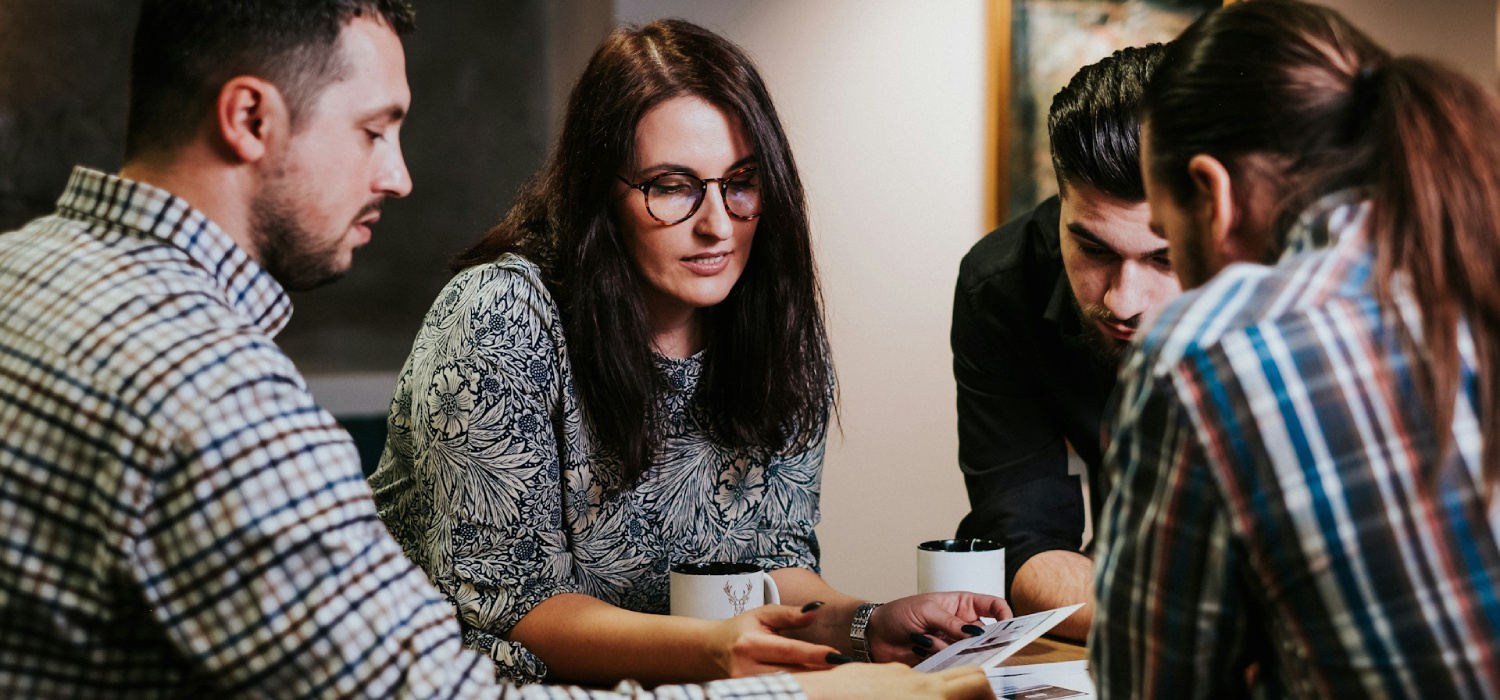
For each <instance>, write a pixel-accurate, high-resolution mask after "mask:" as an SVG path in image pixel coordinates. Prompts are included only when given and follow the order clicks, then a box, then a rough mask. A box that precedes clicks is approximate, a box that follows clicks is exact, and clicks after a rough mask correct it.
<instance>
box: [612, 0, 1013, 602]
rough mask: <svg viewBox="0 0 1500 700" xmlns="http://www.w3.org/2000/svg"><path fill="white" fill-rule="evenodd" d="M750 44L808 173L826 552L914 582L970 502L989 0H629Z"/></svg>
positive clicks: (839, 578) (838, 578) (862, 579)
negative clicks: (962, 328) (963, 424)
mask: <svg viewBox="0 0 1500 700" xmlns="http://www.w3.org/2000/svg"><path fill="white" fill-rule="evenodd" d="M615 8H616V12H615V14H616V18H617V19H619V20H620V21H622V22H645V21H649V20H651V19H655V18H657V17H666V16H675V17H682V18H685V19H688V20H690V21H694V22H697V23H699V24H702V25H704V26H707V27H709V28H710V29H713V30H715V31H718V32H720V33H721V34H724V35H725V36H727V37H729V38H730V39H731V40H733V41H735V42H736V43H738V44H740V45H741V46H743V47H744V48H745V49H746V50H748V51H749V52H750V53H751V54H752V55H753V56H754V57H755V60H756V61H757V63H758V65H759V67H760V69H761V72H762V75H763V76H764V78H765V79H766V81H767V83H768V84H769V86H770V90H771V94H772V96H773V97H774V98H775V100H776V105H777V109H778V110H779V111H780V113H781V116H782V120H783V121H784V123H785V125H786V128H787V131H788V132H789V133H790V137H791V140H792V147H793V149H794V152H795V154H796V157H797V161H798V164H799V165H800V167H801V169H802V175H803V178H804V180H805V181H806V185H807V190H808V197H809V200H810V203H811V208H812V219H813V234H814V237H815V243H816V246H817V249H816V250H817V259H818V264H819V266H820V268H821V270H822V273H823V285H824V292H825V296H826V299H827V302H828V316H829V322H830V323H829V326H830V328H829V332H830V334H831V336H832V342H833V351H834V357H835V362H836V363H837V369H838V373H839V381H840V386H841V389H842V400H843V404H842V405H843V427H844V436H843V438H842V439H840V438H839V437H838V436H837V433H835V434H834V437H833V439H832V440H831V442H830V445H829V450H828V458H827V462H826V466H825V470H824V480H823V524H822V525H821V526H820V527H819V529H818V532H819V535H820V537H821V539H822V543H823V568H824V574H825V576H826V577H827V579H828V580H829V581H830V582H831V583H832V584H833V585H834V586H835V587H836V588H839V589H840V590H843V591H845V592H848V593H852V594H855V595H861V596H867V597H870V598H874V599H879V600H884V599H888V598H894V597H898V596H901V595H906V594H909V593H912V592H914V590H915V587H916V573H915V571H916V570H915V556H916V555H915V546H916V543H917V542H920V541H922V540H926V539H934V538H941V537H951V536H952V535H953V531H954V528H955V527H956V526H957V524H958V520H959V518H961V517H962V516H963V515H964V513H966V512H967V510H968V505H967V500H966V499H965V497H964V491H963V480H962V477H961V476H960V474H959V471H958V466H957V452H958V443H957V435H956V431H955V428H954V422H955V413H954V410H955V409H954V388H953V375H952V356H951V354H950V353H949V350H948V325H949V320H950V315H951V304H952V295H953V284H954V281H955V279H956V277H957V274H958V262H959V260H960V259H961V258H962V257H963V254H964V252H965V251H967V250H968V248H969V246H971V245H973V243H974V241H976V240H977V239H978V237H979V236H980V234H982V233H983V230H982V229H981V226H982V223H981V217H982V210H983V208H982V206H981V204H982V192H981V178H980V175H981V168H982V154H981V146H982V144H983V143H984V132H983V128H982V127H983V124H982V120H983V113H984V110H983V102H982V100H983V90H984V74H983V59H984V21H983V20H984V3H983V2H981V1H980V0H954V1H948V2H941V3H935V2H910V0H818V1H817V2H805V1H802V0H760V1H758V2H704V1H703V0H616V3H615Z"/></svg>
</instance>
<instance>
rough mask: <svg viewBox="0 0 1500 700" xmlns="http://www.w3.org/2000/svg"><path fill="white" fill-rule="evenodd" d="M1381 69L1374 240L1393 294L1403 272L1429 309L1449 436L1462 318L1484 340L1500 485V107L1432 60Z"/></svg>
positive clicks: (1432, 410)
mask: <svg viewBox="0 0 1500 700" xmlns="http://www.w3.org/2000/svg"><path fill="white" fill-rule="evenodd" d="M1378 75H1379V76H1380V77H1379V79H1378V81H1377V86H1376V93H1377V95H1378V99H1377V107H1376V109H1375V115H1376V116H1375V119H1374V124H1373V125H1372V127H1373V128H1372V129H1371V134H1370V140H1371V141H1372V143H1373V148H1374V166H1375V167H1374V181H1373V182H1372V183H1371V185H1370V188H1371V191H1372V199H1373V201H1374V207H1373V211H1372V214H1371V222H1370V238H1371V241H1372V242H1373V244H1374V245H1375V249H1376V267H1377V270H1378V272H1377V275H1378V280H1379V285H1380V287H1379V289H1380V293H1381V297H1382V299H1383V300H1384V301H1389V300H1390V299H1391V298H1392V296H1393V289H1392V285H1393V284H1396V283H1397V282H1396V280H1398V279H1404V280H1406V281H1407V282H1406V283H1408V284H1410V286H1411V291H1412V293H1413V295H1414V296H1415V297H1416V301H1417V304H1418V306H1419V307H1420V308H1421V310H1422V329H1421V331H1422V337H1421V339H1420V341H1417V340H1416V339H1413V340H1412V341H1411V342H1414V343H1415V342H1420V345H1421V347H1424V348H1425V349H1426V350H1425V353H1423V355H1424V356H1425V357H1426V359H1427V363H1426V367H1425V370H1426V371H1425V375H1426V377H1425V379H1426V382H1425V383H1426V385H1427V386H1426V387H1425V389H1426V394H1427V396H1426V397H1425V398H1426V399H1427V402H1428V404H1429V405H1428V414H1429V415H1431V416H1432V417H1433V424H1434V427H1435V428H1436V429H1438V430H1440V431H1441V432H1439V433H1438V435H1440V436H1442V435H1446V434H1447V432H1448V431H1449V429H1450V426H1451V425H1452V422H1453V410H1454V400H1455V397H1456V396H1457V394H1458V390H1459V386H1460V383H1461V382H1462V377H1461V376H1460V373H1461V371H1462V365H1461V362H1460V357H1459V350H1460V348H1459V346H1458V344H1459V333H1458V324H1459V323H1460V321H1461V320H1462V321H1466V322H1467V323H1468V324H1469V326H1470V331H1471V332H1470V335H1471V336H1472V337H1473V339H1474V354H1475V360H1476V365H1477V367H1476V369H1477V372H1478V377H1477V386H1478V388H1479V406H1480V410H1479V415H1480V421H1481V422H1480V430H1481V434H1482V435H1483V438H1484V440H1483V442H1484V456H1483V459H1482V463H1483V465H1484V468H1483V475H1484V479H1485V483H1486V484H1487V485H1488V486H1490V487H1491V490H1493V488H1494V486H1495V485H1496V484H1497V483H1500V452H1497V451H1496V450H1497V449H1500V385H1497V380H1500V377H1497V371H1500V277H1497V269H1496V268H1497V266H1500V170H1497V168H1500V105H1497V104H1496V101H1495V98H1494V97H1493V96H1491V95H1490V93H1489V92H1488V91H1486V90H1485V89H1484V88H1482V87H1480V86H1479V85H1476V84H1475V83H1474V82H1473V81H1472V80H1469V79H1468V78H1466V77H1464V76H1462V75H1460V74H1458V73H1457V72H1455V71H1453V70H1452V69H1449V68H1446V67H1443V66H1440V65H1438V64H1435V63H1432V62H1430V61H1424V60H1420V59H1415V58H1398V59H1395V60H1392V61H1390V62H1389V63H1387V64H1386V65H1385V66H1383V67H1382V68H1381V69H1380V71H1379V73H1378Z"/></svg>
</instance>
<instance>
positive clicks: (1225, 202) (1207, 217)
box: [1188, 153, 1249, 263]
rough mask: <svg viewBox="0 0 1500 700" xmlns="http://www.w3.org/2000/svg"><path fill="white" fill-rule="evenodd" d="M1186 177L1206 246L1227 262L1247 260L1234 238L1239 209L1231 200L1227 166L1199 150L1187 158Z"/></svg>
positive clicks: (1232, 183)
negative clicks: (1207, 238)
mask: <svg viewBox="0 0 1500 700" xmlns="http://www.w3.org/2000/svg"><path fill="white" fill-rule="evenodd" d="M1188 179H1189V180H1190V181H1191V182H1192V183H1193V208H1192V213H1193V216H1194V217H1195V218H1196V219H1197V221H1195V222H1194V223H1196V224H1197V230H1199V231H1207V232H1208V234H1209V240H1208V245H1207V246H1205V248H1207V249H1209V250H1212V251H1214V253H1215V254H1216V255H1217V256H1218V257H1219V258H1220V259H1222V260H1224V261H1225V262H1226V263H1229V262H1238V261H1241V260H1248V259H1249V258H1247V257H1245V256H1244V255H1243V252H1244V246H1243V245H1242V242H1241V241H1240V240H1239V239H1238V238H1237V237H1236V235H1235V233H1236V231H1235V228H1236V226H1235V224H1236V222H1237V219H1238V218H1239V213H1240V212H1239V210H1238V209H1237V208H1236V206H1235V202H1234V182H1233V180H1232V178H1231V177H1230V175H1229V169H1228V168H1225V167H1224V164H1223V163H1221V162H1220V161H1219V159H1218V158H1215V157H1213V156H1211V155H1208V154H1205V153H1199V154H1198V155H1195V156H1193V158H1192V159H1191V160H1189V161H1188Z"/></svg>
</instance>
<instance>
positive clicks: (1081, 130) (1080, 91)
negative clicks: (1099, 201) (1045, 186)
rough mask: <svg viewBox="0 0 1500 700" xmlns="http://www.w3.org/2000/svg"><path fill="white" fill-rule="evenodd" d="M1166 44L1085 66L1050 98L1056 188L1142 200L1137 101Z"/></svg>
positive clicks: (1123, 51)
mask: <svg viewBox="0 0 1500 700" xmlns="http://www.w3.org/2000/svg"><path fill="white" fill-rule="evenodd" d="M1166 52H1167V47H1166V45H1164V44H1148V45H1146V46H1137V47H1131V48H1127V49H1120V50H1119V51H1116V52H1114V53H1113V54H1111V55H1110V56H1108V57H1107V58H1105V59H1103V60H1101V61H1099V62H1098V63H1093V64H1090V65H1087V66H1084V67H1083V68H1082V69H1080V70H1079V71H1078V72H1077V73H1075V74H1074V75H1073V79H1072V80H1069V81H1068V84H1067V86H1066V87H1064V88H1063V89H1062V90H1059V91H1058V93H1057V96H1056V97H1053V98H1052V110H1051V112H1049V113H1048V114H1047V135H1048V137H1049V138H1050V139H1051V141H1052V169H1053V170H1054V171H1055V172H1056V173H1057V189H1058V190H1059V191H1060V192H1062V193H1064V195H1066V194H1067V191H1068V185H1069V184H1082V185H1087V186H1089V187H1092V188H1094V189H1096V190H1099V191H1100V192H1103V193H1105V194H1107V195H1110V196H1111V197H1116V198H1118V199H1123V200H1126V201H1131V202H1143V201H1145V200H1146V186H1145V184H1144V183H1143V182H1142V181H1141V119H1140V108H1141V100H1142V98H1143V97H1144V95H1145V93H1146V84H1147V83H1148V82H1149V81H1150V79H1151V74H1152V73H1153V72H1155V71H1156V67H1157V66H1159V65H1161V61H1162V57H1163V56H1165V55H1166Z"/></svg>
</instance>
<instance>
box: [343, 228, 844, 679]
mask: <svg viewBox="0 0 1500 700" xmlns="http://www.w3.org/2000/svg"><path fill="white" fill-rule="evenodd" d="M701 368H702V358H701V356H695V357H691V358H685V359H674V358H666V357H661V356H658V357H657V370H658V371H660V372H662V373H663V374H664V376H665V378H666V379H667V381H666V384H667V386H668V389H667V390H666V391H664V392H663V393H662V394H661V395H659V396H658V397H656V400H657V402H658V404H657V406H658V408H659V409H660V410H659V411H658V415H659V416H661V417H662V418H661V419H662V420H663V421H664V423H665V425H664V426H663V427H664V432H663V434H664V435H665V439H664V441H663V444H662V446H661V448H660V450H659V452H658V455H657V458H656V460H655V462H654V464H653V466H652V469H651V470H650V471H649V472H648V473H647V475H646V476H645V478H644V479H643V480H642V481H641V483H640V484H639V485H637V486H636V487H635V488H633V489H630V490H628V491H625V492H623V493H616V492H614V489H613V487H614V486H615V484H616V483H617V479H618V477H617V475H618V473H619V471H618V468H617V462H615V461H614V460H613V458H612V457H611V456H610V455H609V454H608V453H607V451H605V450H603V449H596V448H595V447H593V446H592V444H591V443H592V440H591V438H590V435H589V430H588V428H587V423H586V421H585V419H584V417H583V414H582V412H581V410H580V408H579V404H578V401H577V398H576V396H575V393H574V389H573V380H572V371H571V367H570V365H569V362H568V354H567V346H566V343H565V342H564V339H563V336H562V324H561V321H560V319H559V317H558V310H557V306H556V304H554V303H553V301H552V298H551V296H550V294H549V293H548V292H547V290H546V288H545V287H544V286H543V284H542V282H541V277H540V275H539V272H538V270H537V268H536V267H535V266H534V265H533V264H532V263H531V262H530V261H527V260H525V259H524V258H521V257H518V256H515V255H506V256H503V257H502V258H501V259H500V260H498V261H496V262H494V263H490V264H486V265H480V266H476V267H473V268H470V269H468V270H465V271H463V272H461V273H459V274H458V275H457V276H456V277H454V278H453V280H452V281H450V282H449V283H448V285H447V287H446V288H444V289H443V291H442V293H441V294H440V295H439V296H438V299H437V301H436V302H435V303H434V304H433V306H432V309H431V310H430V311H429V312H428V314H427V318H426V320H425V321H424V323H423V325H422V328H421V330H420V331H419V333H418V335H417V340H416V342H415V345H414V346H413V348H412V353H411V356H410V357H409V358H408V359H407V362H406V366H405V367H404V368H403V369H402V372H401V375H400V378H399V380H398V381H397V384H396V391H395V396H394V398H393V399H392V401H391V410H390V417H389V421H388V426H389V436H388V438H387V441H386V445H385V452H384V454H383V455H382V456H381V460H380V465H379V467H378V469H377V470H376V472H375V474H374V475H372V476H371V478H370V482H371V486H372V487H373V489H374V491H375V498H376V502H377V505H378V506H379V510H380V517H381V518H382V519H383V520H384V521H385V523H386V525H387V527H389V528H390V530H391V533H392V534H393V535H395V537H396V539H397V540H398V541H399V542H401V545H402V548H403V549H404V550H405V552H406V555H407V556H408V557H410V558H411V559H412V560H413V561H415V562H416V563H417V564H418V565H419V566H421V567H422V568H423V569H424V570H426V572H427V574H428V576H429V577H431V578H432V580H433V582H434V583H436V584H437V586H438V588H439V589H440V590H441V591H443V593H444V594H446V595H447V596H448V597H449V599H450V600H452V601H453V604H454V605H455V606H456V607H457V608H458V612H459V619H460V620H461V622H462V623H463V626H464V632H465V634H464V641H465V643H466V644H467V645H468V646H470V647H473V648H475V649H478V650H479V651H481V652H484V653H486V654H488V655H489V656H490V657H491V658H492V659H494V660H495V662H496V664H497V671H498V673H499V674H500V675H502V676H505V677H509V678H511V679H513V680H516V681H519V682H532V681H537V680H541V679H542V678H544V677H545V676H546V667H545V665H544V664H543V663H542V662H541V661H540V660H539V659H537V658H536V657H535V656H533V655H532V654H531V653H530V652H528V651H527V650H526V649H525V648H524V647H522V646H521V645H519V644H516V643H513V642H508V641H505V640H504V639H503V636H504V635H505V634H506V633H508V632H509V631H510V629H511V628H512V627H513V626H514V625H515V624H516V623H517V622H518V621H519V620H520V619H521V618H522V617H524V616H525V615H526V614H527V613H528V612H530V611H531V609H532V608H533V607H535V606H536V605H537V604H538V603H540V602H542V601H543V600H546V599H547V598H549V597H551V596H554V595H557V594H559V593H568V592H576V593H584V594H587V595H591V596H594V597H596V598H599V599H600V600H603V601H605V602H608V603H611V604H614V605H617V606H619V607H622V608H626V609H629V610H635V611H640V612H650V613H666V612H667V608H668V588H667V570H668V567H669V566H670V565H671V564H674V563H677V562H698V561H738V562H753V563H755V564H759V565H760V566H762V567H765V568H767V569H775V568H785V567H801V568H806V569H811V570H814V571H816V569H817V564H818V544H817V539H816V536H815V535H814V533H813V527H814V526H815V525H816V524H817V522H818V518H819V513H818V490H819V483H820V478H821V473H822V462H823V443H822V441H821V440H819V441H818V443H817V444H816V445H815V446H814V447H813V448H811V449H809V450H807V451H805V452H801V453H796V454H791V455H780V454H778V453H777V451H775V450H773V449H770V448H766V449H753V450H732V449H727V448H724V447H722V446H720V445H717V444H715V443H714V442H713V441H712V440H711V439H709V437H708V435H707V431H706V430H705V428H704V424H703V422H702V420H701V419H700V417H699V416H698V415H697V414H696V409H695V406H694V403H693V400H692V399H693V394H694V391H695V390H696V387H697V382H698V377H699V372H700V370H701Z"/></svg>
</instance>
